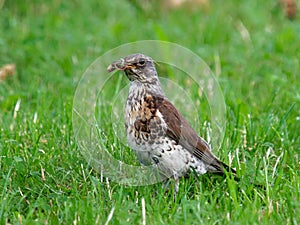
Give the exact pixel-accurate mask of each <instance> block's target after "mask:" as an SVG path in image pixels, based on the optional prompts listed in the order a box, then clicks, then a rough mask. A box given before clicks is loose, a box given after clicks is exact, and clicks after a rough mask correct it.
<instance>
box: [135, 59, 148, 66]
mask: <svg viewBox="0 0 300 225" xmlns="http://www.w3.org/2000/svg"><path fill="white" fill-rule="evenodd" d="M145 63H146V61H145V59H140V60H139V62H138V63H137V65H138V66H144V65H145Z"/></svg>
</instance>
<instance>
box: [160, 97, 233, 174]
mask: <svg viewBox="0 0 300 225" xmlns="http://www.w3.org/2000/svg"><path fill="white" fill-rule="evenodd" d="M155 104H156V107H157V109H158V110H159V112H160V113H161V114H162V116H163V118H164V120H165V122H166V124H167V135H168V136H169V137H170V138H172V139H173V140H175V141H176V143H178V144H180V145H182V146H183V147H184V148H185V149H187V150H188V151H189V152H190V153H192V154H193V155H194V156H196V157H197V158H198V159H200V160H201V161H203V162H204V163H205V164H206V165H209V166H210V167H211V168H212V169H211V171H210V172H215V173H224V169H225V170H226V171H229V170H231V171H232V172H233V173H235V170H233V169H230V168H229V167H228V166H227V165H226V164H225V163H223V162H221V161H220V160H218V159H217V158H216V157H215V156H214V155H213V154H212V153H211V152H210V147H209V145H208V144H207V143H206V142H205V141H204V140H203V139H202V138H201V137H199V136H198V134H197V133H196V131H195V130H194V129H193V128H192V127H191V126H190V125H189V123H188V122H187V121H186V119H185V118H184V117H183V116H182V115H181V114H180V112H179V111H178V110H177V109H176V108H175V106H174V105H173V104H172V103H171V102H170V101H169V100H168V99H166V98H163V97H156V98H155Z"/></svg>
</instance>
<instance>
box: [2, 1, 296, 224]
mask: <svg viewBox="0 0 300 225" xmlns="http://www.w3.org/2000/svg"><path fill="white" fill-rule="evenodd" d="M206 2H207V3H206V4H200V5H196V4H195V5H193V4H189V5H187V6H182V7H178V8H173V9H169V8H168V7H166V6H164V7H162V5H161V2H160V1H153V2H150V1H138V0H132V1H129V0H128V1H125V0H118V1H117V0H110V1H108V0H103V1H96V0H88V1H78V0H76V1H61V0H53V1H41V0H33V1H30V2H27V1H5V2H4V4H3V5H2V9H1V11H0V68H1V67H2V66H4V65H6V64H11V63H13V64H15V65H16V71H15V74H14V75H13V76H9V77H7V78H6V79H4V80H2V81H0V112H1V113H0V123H1V128H0V224H104V223H105V222H106V221H108V220H109V214H110V213H112V217H111V220H110V223H111V224H141V223H142V222H143V221H144V218H143V217H142V203H141V201H142V200H141V199H142V198H143V199H144V200H145V210H146V222H147V224H183V223H184V224H298V223H300V218H299V215H300V197H299V195H300V181H299V180H300V179H299V169H300V167H299V139H300V138H299V130H300V114H299V100H300V91H299V90H300V81H299V71H300V69H299V59H300V42H299V40H300V25H299V16H298V15H296V17H295V18H294V19H293V20H289V19H288V18H286V16H285V15H284V12H283V9H282V8H281V7H280V5H279V4H278V2H276V1H274V0H273V1H271V0H267V1H258V0H253V1H237V0H231V1H221V0H215V1H209V2H208V1H206ZM0 5H1V4H0ZM147 39H158V40H164V41H170V42H175V43H178V44H180V45H183V46H185V47H187V48H189V49H191V50H192V51H194V52H195V53H196V54H198V55H199V56H200V57H202V58H203V59H204V60H205V61H206V62H207V63H208V65H209V66H210V67H211V69H212V71H215V72H216V76H217V78H218V81H219V83H220V85H221V88H222V90H223V93H224V97H225V100H226V104H227V119H228V120H227V130H226V136H225V139H224V143H223V146H222V149H225V150H223V151H224V152H226V154H225V153H224V152H222V151H220V152H219V153H218V154H217V155H218V156H219V157H220V158H221V159H224V161H226V162H228V157H227V153H228V152H230V153H231V154H232V155H233V156H234V160H233V165H234V166H239V168H237V169H238V173H239V174H240V175H241V178H242V181H241V182H240V183H232V181H230V180H225V181H223V179H220V178H218V177H215V176H209V175H205V176H202V177H200V178H197V177H191V178H190V179H188V180H185V181H184V180H183V181H182V185H181V187H180V192H179V196H178V198H177V200H176V201H175V202H174V201H173V198H172V195H165V191H164V189H163V187H162V185H161V184H157V185H154V186H147V187H126V186H120V185H118V184H115V183H113V182H110V181H108V180H105V179H104V180H102V179H101V177H100V175H99V174H98V173H96V172H94V171H93V169H92V168H90V167H89V166H88V165H87V162H86V161H85V160H84V159H83V158H82V156H81V154H80V152H79V151H78V149H76V143H75V141H74V137H73V134H72V123H71V120H72V100H73V95H74V92H75V89H76V85H77V84H78V82H79V79H80V77H81V75H82V74H83V72H84V71H85V69H86V68H87V67H88V66H89V65H90V64H91V63H92V62H93V61H94V60H95V59H96V58H97V57H99V56H100V55H102V54H104V53H105V52H106V51H108V50H110V49H112V48H114V47H117V46H119V45H121V44H124V43H127V42H132V41H137V40H147ZM194 100H195V101H196V99H194ZM104 119H105V118H104ZM112 141H113V140H112ZM118 146H119V145H118V144H117V143H116V144H115V145H112V147H115V148H117V147H118ZM246 175H248V176H246ZM251 180H259V181H260V182H261V183H262V184H263V185H264V186H265V188H259V187H256V186H253V184H251V182H250V181H251Z"/></svg>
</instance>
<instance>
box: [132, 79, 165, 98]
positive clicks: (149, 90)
mask: <svg viewBox="0 0 300 225" xmlns="http://www.w3.org/2000/svg"><path fill="white" fill-rule="evenodd" d="M129 93H132V94H133V95H134V96H144V95H146V94H152V95H156V96H164V92H163V90H162V88H161V85H160V82H159V80H158V79H155V80H154V79H153V80H151V82H149V83H148V82H143V83H142V82H140V81H131V82H130V91H129Z"/></svg>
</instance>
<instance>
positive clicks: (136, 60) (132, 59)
mask: <svg viewBox="0 0 300 225" xmlns="http://www.w3.org/2000/svg"><path fill="white" fill-rule="evenodd" d="M114 70H123V71H124V72H125V74H126V76H127V77H128V79H129V80H130V81H138V82H141V83H146V84H152V83H153V84H154V83H156V82H157V81H158V77H157V72H156V69H155V65H154V61H153V60H152V59H151V58H150V57H149V56H146V55H143V54H140V53H138V54H132V55H128V56H126V57H124V58H121V59H119V60H117V61H115V62H113V63H112V64H110V65H109V66H108V68H107V71H108V72H112V71H114Z"/></svg>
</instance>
